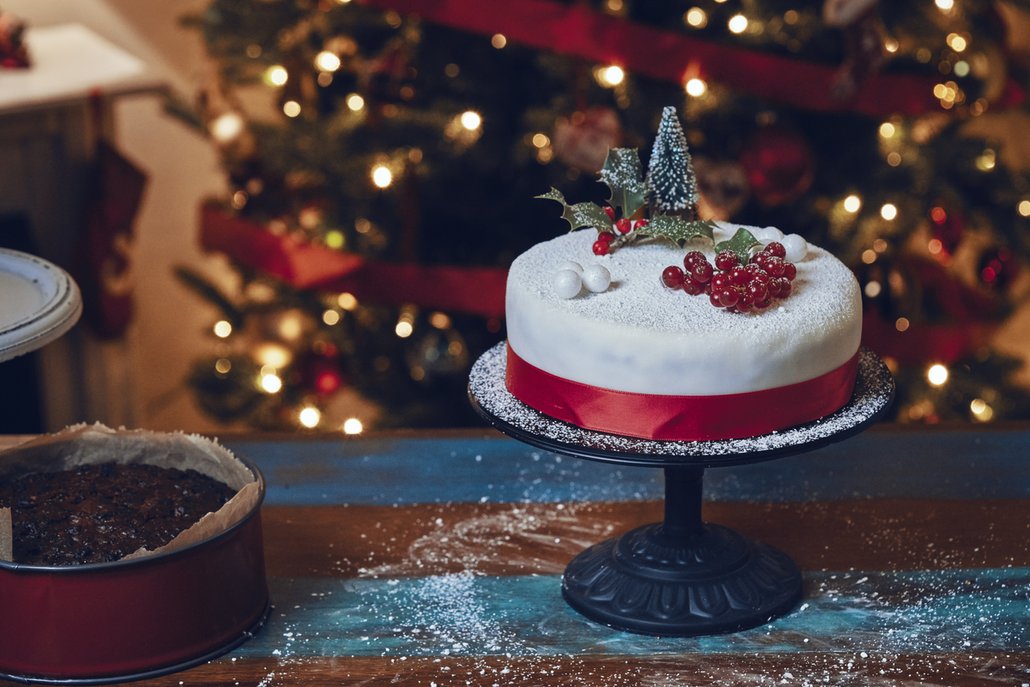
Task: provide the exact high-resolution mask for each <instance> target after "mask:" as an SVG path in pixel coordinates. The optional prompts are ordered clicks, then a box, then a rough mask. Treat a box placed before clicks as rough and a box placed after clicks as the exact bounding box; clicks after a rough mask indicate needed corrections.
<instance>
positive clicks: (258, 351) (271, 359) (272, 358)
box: [254, 342, 293, 370]
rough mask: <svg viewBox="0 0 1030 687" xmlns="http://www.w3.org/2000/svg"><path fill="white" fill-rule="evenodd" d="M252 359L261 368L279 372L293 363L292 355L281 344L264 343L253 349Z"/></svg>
mask: <svg viewBox="0 0 1030 687" xmlns="http://www.w3.org/2000/svg"><path fill="white" fill-rule="evenodd" d="M254 359H255V360H257V361H258V363H259V364H260V365H261V367H263V368H268V369H270V370H280V369H282V368H284V367H286V366H287V365H289V364H290V362H292V361H293V353H292V352H291V351H290V349H289V348H287V347H286V346H283V345H282V344H277V343H273V342H266V343H263V344H260V345H259V346H257V347H256V348H255V349H254Z"/></svg>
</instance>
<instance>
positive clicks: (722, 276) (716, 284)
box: [710, 272, 733, 291]
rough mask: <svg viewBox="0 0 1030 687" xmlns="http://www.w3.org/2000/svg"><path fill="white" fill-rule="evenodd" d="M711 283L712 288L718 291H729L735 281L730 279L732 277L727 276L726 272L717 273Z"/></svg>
mask: <svg viewBox="0 0 1030 687" xmlns="http://www.w3.org/2000/svg"><path fill="white" fill-rule="evenodd" d="M710 283H711V285H712V288H713V289H715V290H717V291H722V290H723V289H728V288H730V287H731V286H732V285H733V281H732V280H731V279H730V275H728V274H726V273H725V272H717V273H716V274H713V275H712V279H711V282H710Z"/></svg>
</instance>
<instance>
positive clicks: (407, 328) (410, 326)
mask: <svg viewBox="0 0 1030 687" xmlns="http://www.w3.org/2000/svg"><path fill="white" fill-rule="evenodd" d="M393 331H394V333H395V334H396V335H397V336H398V337H400V338H402V339H406V338H408V337H409V336H411V334H412V332H414V331H415V311H414V310H413V309H412V308H402V309H401V312H400V315H399V316H398V317H397V324H396V325H394V328H393Z"/></svg>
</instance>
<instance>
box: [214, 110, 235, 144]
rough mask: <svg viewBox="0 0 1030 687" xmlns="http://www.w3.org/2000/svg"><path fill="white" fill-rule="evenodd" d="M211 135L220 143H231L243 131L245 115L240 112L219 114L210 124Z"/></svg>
mask: <svg viewBox="0 0 1030 687" xmlns="http://www.w3.org/2000/svg"><path fill="white" fill-rule="evenodd" d="M208 131H210V132H211V137H212V138H213V139H215V140H216V141H218V142H219V143H230V142H232V141H234V140H236V139H237V138H238V137H239V136H240V134H242V133H243V117H242V116H241V115H240V114H239V113H238V112H226V113H224V114H221V115H218V116H217V117H215V118H214V119H213V120H211V123H210V124H209V125H208Z"/></svg>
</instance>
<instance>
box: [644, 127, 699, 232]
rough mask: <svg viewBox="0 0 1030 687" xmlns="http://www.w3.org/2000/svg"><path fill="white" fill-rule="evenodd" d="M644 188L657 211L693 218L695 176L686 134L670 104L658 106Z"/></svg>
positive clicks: (695, 195)
mask: <svg viewBox="0 0 1030 687" xmlns="http://www.w3.org/2000/svg"><path fill="white" fill-rule="evenodd" d="M647 188H648V191H649V192H650V194H651V206H652V208H654V209H655V210H657V211H658V212H662V213H668V214H676V215H679V216H681V217H684V218H685V219H688V220H693V219H696V217H697V201H698V192H697V179H696V178H695V176H694V167H693V164H692V163H691V160H690V151H689V150H687V137H686V136H684V135H683V128H682V127H681V126H680V122H679V118H678V117H677V116H676V108H674V107H666V108H665V109H663V110H662V121H661V122H660V123H659V125H658V135H657V136H656V137H655V139H654V146H653V147H652V148H651V161H650V163H649V164H648V166H647Z"/></svg>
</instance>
